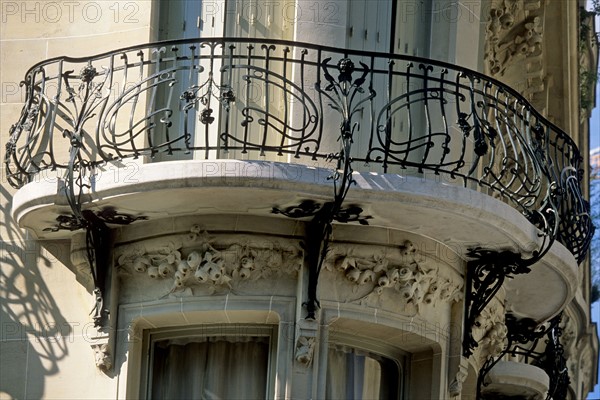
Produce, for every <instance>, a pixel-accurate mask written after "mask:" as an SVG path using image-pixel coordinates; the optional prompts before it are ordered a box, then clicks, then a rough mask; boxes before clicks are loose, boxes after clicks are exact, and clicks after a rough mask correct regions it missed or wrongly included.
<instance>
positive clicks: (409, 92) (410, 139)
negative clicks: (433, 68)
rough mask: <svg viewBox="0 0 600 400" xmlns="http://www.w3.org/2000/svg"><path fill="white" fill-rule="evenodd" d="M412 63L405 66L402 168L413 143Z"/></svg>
mask: <svg viewBox="0 0 600 400" xmlns="http://www.w3.org/2000/svg"><path fill="white" fill-rule="evenodd" d="M413 66H414V65H413V63H412V62H409V63H408V65H407V66H406V125H407V126H406V128H407V130H408V139H407V140H406V150H405V152H404V160H402V162H401V164H400V165H401V166H402V168H406V164H407V161H408V156H409V155H410V152H411V150H412V143H413V129H414V126H413V116H412V113H413V107H412V98H413V95H414V94H413V91H412V89H411V87H410V85H411V84H412V83H411V79H410V78H411V76H413V75H412V73H411V70H412V68H413ZM418 169H419V172H423V170H422V168H421V167H420V166H419V167H418Z"/></svg>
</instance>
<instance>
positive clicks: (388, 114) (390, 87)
mask: <svg viewBox="0 0 600 400" xmlns="http://www.w3.org/2000/svg"><path fill="white" fill-rule="evenodd" d="M394 65H396V63H395V62H394V60H389V61H388V72H387V76H388V90H387V99H386V104H387V107H386V109H385V121H386V123H385V144H384V147H383V148H384V153H383V173H387V172H388V157H389V153H390V145H391V141H392V127H393V126H392V125H393V121H392V119H393V116H392V113H391V108H392V107H393V106H392V104H391V103H390V102H391V101H392V96H393V93H394V88H393V82H394ZM379 129H380V127H379V126H378V127H377V130H376V131H377V134H379ZM371 145H372V143H369V149H371Z"/></svg>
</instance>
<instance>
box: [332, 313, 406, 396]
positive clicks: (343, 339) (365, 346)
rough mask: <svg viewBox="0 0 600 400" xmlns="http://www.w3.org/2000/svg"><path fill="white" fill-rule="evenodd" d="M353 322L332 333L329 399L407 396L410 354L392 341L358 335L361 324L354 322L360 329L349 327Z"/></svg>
mask: <svg viewBox="0 0 600 400" xmlns="http://www.w3.org/2000/svg"><path fill="white" fill-rule="evenodd" d="M352 325H353V323H351V325H347V326H346V329H344V330H338V329H333V330H332V331H330V332H329V347H328V349H327V372H326V384H325V386H326V388H325V393H326V395H325V397H326V398H327V399H329V400H337V399H353V400H374V399H378V400H388V399H394V400H397V399H402V398H404V397H403V396H405V395H406V393H405V392H406V387H405V386H406V385H405V382H407V381H408V378H407V368H406V366H407V365H409V363H410V354H408V353H406V352H404V351H402V350H400V349H399V348H398V347H396V346H395V345H392V344H390V343H387V342H382V341H381V340H377V339H374V338H372V337H362V336H360V335H357V334H356V332H357V330H358V331H360V330H359V328H358V327H359V326H360V324H359V325H355V328H356V329H357V330H354V328H352V330H350V331H349V330H347V329H349V328H350V326H352ZM369 329H373V327H372V326H371V327H370V328H369ZM351 332H352V333H351Z"/></svg>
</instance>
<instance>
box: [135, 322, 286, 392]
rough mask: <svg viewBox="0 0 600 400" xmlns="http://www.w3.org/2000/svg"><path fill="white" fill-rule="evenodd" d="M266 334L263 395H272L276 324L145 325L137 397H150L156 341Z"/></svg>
mask: <svg viewBox="0 0 600 400" xmlns="http://www.w3.org/2000/svg"><path fill="white" fill-rule="evenodd" d="M227 336H237V337H267V338H268V339H269V354H268V364H267V382H266V388H265V398H266V399H269V398H273V397H274V392H275V380H276V372H277V368H276V366H277V361H278V360H277V357H278V351H277V345H278V340H279V337H278V325H277V324H236V323H232V324H197V325H191V326H184V327H182V326H178V327H165V328H156V329H146V330H144V332H143V338H142V341H143V343H142V346H143V349H144V351H143V353H142V360H141V361H142V362H141V374H140V387H139V390H140V392H139V393H140V398H142V399H152V398H153V397H152V386H151V383H152V370H153V368H152V366H153V365H154V352H153V349H154V345H155V343H156V342H159V341H163V340H171V339H178V338H193V337H198V338H202V337H227Z"/></svg>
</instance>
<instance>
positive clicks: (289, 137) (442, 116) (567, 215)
mask: <svg viewBox="0 0 600 400" xmlns="http://www.w3.org/2000/svg"><path fill="white" fill-rule="evenodd" d="M24 85H25V86H26V93H27V95H26V100H25V106H24V108H23V111H22V113H21V116H20V117H19V119H18V121H17V122H16V123H15V125H13V127H12V129H11V138H10V140H9V142H8V143H7V146H6V149H7V151H6V169H7V173H8V179H9V182H10V183H11V184H12V185H13V186H15V187H17V188H20V187H23V186H24V185H25V184H26V183H28V182H30V181H32V179H34V177H35V176H39V174H43V173H46V172H48V171H57V172H58V174H59V175H61V174H62V175H64V176H66V179H65V185H66V187H67V189H68V190H67V193H68V196H67V197H68V202H69V204H70V205H71V206H76V207H75V208H77V207H79V206H80V205H81V204H80V201H82V200H83V199H84V197H82V196H81V193H82V191H85V187H86V186H89V185H91V184H93V182H90V180H89V179H90V175H91V174H92V173H93V170H94V169H95V168H98V167H100V166H102V165H104V164H105V163H107V162H122V161H123V160H133V159H138V158H141V157H153V158H154V159H155V160H156V161H165V160H170V159H172V158H173V157H183V158H188V159H189V158H192V157H193V158H195V159H225V158H229V159H249V160H269V161H282V162H287V163H293V164H295V163H299V164H304V165H315V164H316V165H320V166H325V165H327V166H329V167H331V168H338V170H339V169H340V165H341V164H343V163H344V162H345V161H348V160H350V159H351V162H350V164H349V165H346V167H347V168H350V169H354V170H357V171H358V170H360V171H362V172H376V173H401V174H403V175H405V174H408V175H419V176H422V175H423V174H431V175H435V176H439V177H441V179H444V180H446V179H448V180H453V181H455V182H456V183H457V184H460V185H463V186H467V187H473V188H478V189H480V190H482V191H483V192H485V193H487V194H489V195H492V196H496V197H498V198H499V199H501V200H502V201H504V202H506V203H507V204H509V205H510V206H512V207H513V208H514V209H516V210H517V211H518V212H520V213H522V214H523V215H525V217H526V218H527V219H528V221H529V223H530V224H531V225H532V226H535V227H536V228H537V229H540V230H541V231H542V232H543V233H544V234H545V235H550V236H552V237H558V239H559V240H560V241H561V242H562V243H563V244H565V246H566V247H567V248H569V250H570V251H571V252H572V253H573V254H574V255H575V257H576V259H577V260H578V261H581V260H582V259H583V257H584V255H585V254H586V251H587V248H588V246H589V240H590V238H591V236H592V233H593V227H592V225H591V219H590V216H589V204H588V203H587V202H586V201H585V200H584V199H583V197H582V195H581V189H580V186H581V185H580V184H581V179H582V176H583V175H582V170H581V156H580V154H579V151H578V149H577V146H576V145H575V143H574V142H573V140H571V139H570V137H569V136H568V135H567V134H566V133H564V132H563V131H562V130H560V129H559V128H558V127H556V126H555V125H553V124H552V123H551V122H549V121H548V120H547V119H545V118H544V117H543V116H541V115H540V114H539V113H538V112H536V110H534V109H533V108H532V107H531V105H530V104H529V103H528V102H527V101H526V99H525V98H523V97H522V96H521V95H520V94H518V93H517V92H515V91H514V90H512V89H510V88H508V87H506V86H505V85H503V84H502V83H500V82H499V81H496V80H494V79H492V78H489V77H487V76H485V75H483V74H480V73H478V72H475V71H471V70H468V69H464V68H460V67H457V66H455V65H451V64H447V63H442V62H437V61H433V60H428V59H423V58H416V57H409V56H403V55H395V54H383V53H373V52H364V51H353V50H343V49H337V48H329V47H323V46H317V45H311V44H306V43H298V42H289V41H277V40H263V39H232V38H205V39H190V40H174V41H167V42H160V43H151V44H144V45H139V46H133V47H129V48H126V49H119V50H115V51H113V52H110V53H105V54H101V55H97V56H91V57H87V58H81V59H74V58H68V57H59V58H55V59H51V60H48V61H44V62H41V63H39V64H37V65H35V66H33V67H32V68H31V69H30V70H29V71H28V72H27V73H26V76H25V79H24ZM341 142H344V143H346V144H347V146H348V148H344V149H341V148H340V143H341ZM336 165H337V167H336ZM350 196H352V195H351V194H350ZM374 211H375V210H374ZM75 214H78V212H76V213H75ZM76 217H77V218H79V219H81V218H82V216H80V215H76ZM532 229H533V228H532ZM456 234H457V233H453V234H452V235H449V236H450V237H453V236H454V235H456Z"/></svg>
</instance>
